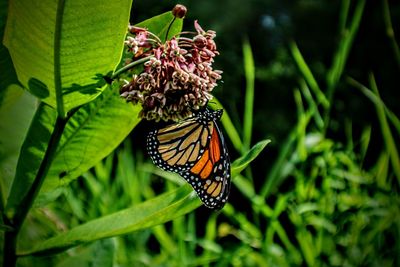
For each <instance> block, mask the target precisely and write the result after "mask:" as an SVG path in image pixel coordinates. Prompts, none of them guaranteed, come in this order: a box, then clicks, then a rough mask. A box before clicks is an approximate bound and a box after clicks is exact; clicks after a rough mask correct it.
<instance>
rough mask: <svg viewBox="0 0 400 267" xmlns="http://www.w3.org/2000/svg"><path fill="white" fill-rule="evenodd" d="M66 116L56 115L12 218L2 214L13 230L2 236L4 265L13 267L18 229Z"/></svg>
mask: <svg viewBox="0 0 400 267" xmlns="http://www.w3.org/2000/svg"><path fill="white" fill-rule="evenodd" d="M68 118H69V117H67V118H62V115H58V116H57V120H56V124H55V126H54V131H53V133H52V135H51V137H50V141H49V145H48V147H47V150H46V153H45V155H44V157H43V160H42V163H41V164H40V167H39V169H38V172H37V174H36V177H35V180H34V181H33V183H32V186H31V188H30V189H29V191H28V193H27V194H26V196H25V197H24V198H23V199H22V201H21V204H20V205H19V207H18V209H17V211H16V213H15V215H14V216H13V217H12V218H7V216H5V215H4V218H3V219H4V223H5V224H6V225H7V226H10V227H12V228H13V230H11V231H7V232H6V233H5V236H4V261H3V266H4V267H14V266H15V264H16V261H17V255H16V247H17V237H18V234H19V231H20V230H21V226H22V223H23V222H24V220H25V218H26V216H27V214H28V212H29V210H30V208H31V207H32V205H33V202H34V200H35V198H36V196H37V195H38V193H39V191H40V188H41V187H42V184H43V181H44V179H45V177H46V175H47V172H48V171H49V168H50V165H51V163H52V161H53V159H54V155H55V153H56V150H57V146H58V143H59V142H60V139H61V135H62V133H63V131H64V128H65V125H66V123H67V121H68Z"/></svg>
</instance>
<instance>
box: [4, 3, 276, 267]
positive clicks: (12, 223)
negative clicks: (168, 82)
mask: <svg viewBox="0 0 400 267" xmlns="http://www.w3.org/2000/svg"><path fill="white" fill-rule="evenodd" d="M2 6H4V7H5V6H7V4H6V2H5V1H3V2H2ZM130 6H131V1H129V0H128V1H125V0H123V1H115V2H113V3H112V4H109V3H105V2H104V1H103V2H101V1H100V2H96V4H95V5H92V4H90V3H89V2H87V3H86V2H85V1H78V2H71V1H66V2H64V1H60V2H55V3H53V2H52V3H50V2H48V1H44V2H41V3H28V2H26V1H22V0H21V1H10V2H9V6H8V13H2V14H1V15H2V17H1V19H2V22H5V21H6V19H7V24H5V23H4V24H2V26H3V27H5V31H4V42H3V44H4V46H3V45H2V50H1V52H2V54H4V55H5V59H6V60H4V61H2V68H3V67H4V69H9V70H15V72H13V71H11V72H8V73H7V74H8V75H7V76H4V78H5V79H4V83H2V87H3V88H2V90H3V91H2V95H1V96H2V106H1V110H0V111H1V114H2V115H4V116H14V114H13V113H14V112H16V111H19V110H26V111H30V112H32V110H34V112H35V114H34V116H33V117H31V116H30V114H29V113H27V112H18V113H16V115H18V116H19V117H21V119H22V120H23V121H24V123H23V124H22V125H21V127H19V128H17V127H15V126H14V125H13V122H12V121H10V120H2V128H3V127H4V129H5V130H7V131H5V132H4V134H2V135H1V137H2V143H4V144H6V143H8V142H7V141H8V140H7V138H9V139H12V141H13V142H12V143H11V144H10V145H8V146H4V148H2V157H1V159H2V161H1V163H2V164H1V166H2V172H1V173H2V175H4V177H3V176H2V183H1V186H2V187H1V192H2V194H1V200H2V201H1V203H2V207H1V210H2V219H3V223H2V229H3V230H4V247H3V249H2V255H3V256H4V258H3V259H2V260H3V264H4V266H14V265H15V263H16V260H17V256H26V255H49V254H53V253H59V252H61V251H64V250H66V249H68V248H71V247H76V246H78V245H80V244H87V243H90V242H93V241H96V240H99V239H104V238H109V237H114V236H118V235H124V234H127V233H131V232H134V231H138V230H143V229H147V228H149V227H151V226H154V225H159V224H162V223H165V222H168V221H171V220H172V219H174V218H179V217H180V216H182V215H183V214H186V213H188V212H190V211H192V210H193V209H195V208H197V207H198V206H199V205H200V202H199V200H198V199H197V198H196V197H195V195H193V192H192V190H191V188H190V186H189V185H185V186H181V187H180V188H177V189H175V190H171V188H168V192H167V193H165V194H161V195H160V196H158V197H155V194H152V197H151V198H146V199H143V202H142V203H135V204H136V205H134V206H132V207H130V208H126V206H119V209H118V210H113V213H112V214H109V213H100V214H97V216H93V217H86V218H85V217H84V216H82V213H83V212H82V211H81V212H80V213H79V214H76V215H75V216H76V218H78V219H80V220H81V221H80V223H79V224H76V222H75V221H74V220H71V221H69V222H67V221H65V222H62V221H63V220H62V219H61V218H59V216H60V215H62V213H61V212H56V211H57V210H58V209H59V208H60V207H61V206H60V204H58V201H59V200H58V199H60V197H62V196H67V198H69V199H73V195H74V194H75V193H73V191H71V188H72V187H70V185H69V184H70V183H71V182H72V181H74V180H75V179H77V178H79V177H80V176H82V175H84V177H85V176H86V177H87V175H88V174H86V175H85V172H87V171H88V170H89V169H90V168H91V167H93V166H94V165H95V164H98V163H99V162H100V161H101V160H102V159H103V158H104V157H106V156H107V155H109V154H110V153H111V152H112V151H113V150H114V149H115V148H116V147H117V146H118V145H119V144H120V143H121V142H122V141H123V140H124V139H125V137H126V136H127V135H128V134H129V132H130V131H132V129H133V128H134V127H135V126H136V125H137V124H138V123H139V119H138V113H139V108H138V106H134V105H131V104H126V103H125V101H124V100H122V99H121V98H120V96H119V87H118V85H116V84H115V83H113V84H112V85H109V84H107V82H106V80H105V79H103V77H104V76H106V75H110V74H111V73H112V72H114V70H115V68H116V67H117V65H119V64H120V60H121V55H122V53H123V51H122V50H123V40H124V39H123V38H124V36H125V34H126V28H127V22H128V15H129V12H128V11H129V7H130ZM22 7H24V8H22ZM2 10H5V9H2ZM120 10H125V12H123V13H121V12H120ZM27 12H29V14H28V13H27ZM24 18H26V19H24ZM170 23H173V24H172V26H171V25H170ZM82 25H84V27H83V26H82ZM140 26H142V27H150V28H155V29H159V31H156V32H157V33H158V34H160V36H161V35H163V36H165V35H166V33H167V32H168V31H169V33H170V34H174V33H177V32H180V31H181V29H182V20H177V21H176V22H175V20H173V16H172V14H171V12H166V13H164V14H161V15H159V16H156V17H154V18H152V19H148V20H146V21H144V22H142V23H141V24H140ZM2 33H3V32H2ZM115 44H119V45H115ZM8 53H9V54H8ZM13 73H15V74H16V77H17V78H18V83H17V81H16V79H15V76H13ZM19 86H21V87H23V88H24V89H27V90H29V92H30V93H31V94H32V95H34V96H35V97H36V98H38V99H39V100H40V102H39V105H38V106H37V107H32V104H31V103H33V101H34V99H33V98H29V97H26V96H25V94H22V93H21V92H19V91H17V92H18V93H14V92H13V91H12V90H16V87H19ZM18 90H20V89H18ZM32 100H33V101H32ZM27 104H28V105H27ZM29 122H30V126H29V129H28V128H27V125H28V123H29ZM14 124H15V121H14ZM11 130H16V131H18V135H17V136H16V137H14V136H11V135H10V133H9V132H10V131H11ZM24 135H26V136H24ZM267 143H268V142H267V141H264V142H261V143H259V144H257V145H256V146H254V147H253V149H251V150H248V151H246V152H245V153H243V157H241V158H240V159H239V160H238V161H237V162H238V163H237V165H238V166H237V167H235V163H233V165H232V175H237V174H238V173H239V172H240V171H241V170H242V169H244V168H246V166H247V165H248V164H249V163H250V161H252V160H253V159H254V158H255V157H256V156H257V155H258V154H259V153H260V152H261V151H262V150H263V148H264V147H265V146H266V144H267ZM19 148H20V152H19V153H17V152H16V150H18V149H19ZM16 158H18V162H17V161H16ZM126 163H127V162H126ZM127 164H128V165H132V164H134V159H132V162H129V163H127ZM14 168H15V170H16V171H15V172H14V171H9V169H11V170H12V169H14ZM14 173H15V177H14V179H12V178H11V177H8V176H10V175H13V174H14ZM110 177H111V173H109V176H107V177H103V178H105V180H103V181H105V182H107V184H108V185H110V184H109V182H110V180H109V179H110ZM129 178H130V179H132V180H135V179H137V178H136V177H129ZM81 179H83V178H81ZM87 179H89V178H87ZM88 181H89V180H88ZM91 181H92V183H93V184H96V183H97V181H98V179H97V177H96V179H92V180H91ZM125 182H127V181H125ZM128 182H129V181H128ZM90 189H94V188H90ZM118 190H119V191H118V194H121V192H124V191H125V190H129V187H118ZM80 191H81V190H80V189H78V190H77V195H78V196H79V193H80ZM83 191H85V189H84V190H83ZM66 192H69V193H72V196H71V195H68V193H66ZM86 192H91V193H93V196H97V197H100V196H101V197H102V196H103V194H97V195H96V192H93V191H91V190H89V189H86ZM97 193H100V192H97ZM114 193H116V192H114ZM135 193H140V192H139V191H135ZM139 196H140V194H139V195H137V196H136V198H137V197H139ZM110 197H112V198H114V199H118V195H115V194H114V195H111V196H110ZM54 200H56V202H55V203H57V204H54V203H52V201H54ZM72 203H73V202H72ZM93 203H96V202H93ZM132 204H133V203H127V205H128V206H131V205H132ZM53 205H54V206H53ZM61 205H63V204H62V202H61ZM79 205H80V204H79V203H78V202H76V201H75V205H72V206H71V207H72V208H75V210H74V209H73V210H72V213H73V211H76V208H78V207H79ZM49 206H50V207H49ZM32 207H33V208H32ZM97 208H98V206H96V207H95V209H97ZM28 212H29V215H28ZM27 215H28V217H27ZM83 219H84V220H83ZM54 222H57V224H58V225H63V226H66V225H67V226H66V227H68V228H70V229H69V231H67V232H64V233H63V232H60V231H59V229H55V228H54V227H52V224H53V223H54ZM85 222H86V223H85ZM67 223H68V224H67ZM74 223H75V224H74ZM64 230H65V228H64ZM43 232H45V233H46V237H45V238H43V239H44V240H41V241H40V240H37V239H35V237H36V238H38V236H37V235H40V233H43ZM50 233H52V234H51V235H50ZM51 236H52V237H51ZM39 239H40V238H39ZM27 240H29V241H30V242H28V243H29V244H34V243H38V244H37V245H35V246H33V247H32V246H29V247H26V245H25V244H28V243H26V241H27ZM83 251H84V252H83V253H82V254H84V255H86V256H84V257H89V258H90V261H93V262H94V263H97V262H101V263H99V264H102V265H104V266H108V265H110V264H112V262H113V260H112V259H113V242H112V240H111V239H110V240H104V241H99V243H97V244H96V245H93V246H91V247H90V248H88V249H84V250H83ZM91 253H96V254H97V253H99V254H101V255H102V256H100V257H94V256H93V257H90V255H91ZM32 261H33V262H36V261H37V262H36V263H37V264H50V265H52V264H54V263H55V262H52V261H48V262H47V263H46V262H45V261H42V260H41V259H38V260H37V259H33V260H32ZM73 262H75V261H74V260H71V259H66V260H65V261H59V262H58V263H57V264H59V265H60V266H62V265H65V266H67V265H68V264H72V263H73ZM76 262H80V260H79V259H77V260H76ZM19 264H22V265H24V264H28V265H29V264H30V263H29V260H25V259H22V260H19Z"/></svg>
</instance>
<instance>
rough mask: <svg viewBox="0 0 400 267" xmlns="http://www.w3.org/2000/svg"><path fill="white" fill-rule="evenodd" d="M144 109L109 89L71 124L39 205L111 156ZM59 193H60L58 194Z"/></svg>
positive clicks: (64, 134)
mask: <svg viewBox="0 0 400 267" xmlns="http://www.w3.org/2000/svg"><path fill="white" fill-rule="evenodd" d="M140 109H141V107H140V106H138V105H136V106H135V105H132V104H131V103H127V102H126V101H125V100H124V99H122V98H121V97H120V96H119V93H118V88H114V89H111V88H110V87H108V89H106V91H105V92H103V94H102V95H101V96H100V97H98V98H97V99H96V100H95V101H93V102H90V103H88V104H86V105H85V106H83V107H82V108H80V109H79V110H78V111H77V112H76V113H75V114H74V115H73V116H72V117H71V119H70V120H69V121H68V123H67V125H66V127H65V130H64V133H63V135H62V137H61V141H60V145H59V148H58V149H57V152H56V155H55V158H54V161H53V164H52V165H51V167H50V170H49V173H48V175H47V178H46V180H45V182H44V184H43V187H42V190H41V194H40V195H39V197H38V203H40V202H42V203H46V202H48V201H51V200H52V198H54V197H55V196H57V194H56V195H54V193H55V192H54V190H56V189H59V188H60V187H61V188H62V187H63V186H66V185H67V184H68V183H69V182H71V181H72V180H74V179H76V178H77V177H79V176H80V175H82V174H83V173H84V172H86V171H87V170H89V169H90V168H91V167H93V166H94V165H95V164H96V163H97V162H98V161H100V160H101V159H103V158H104V157H106V156H107V155H109V154H110V153H111V152H112V151H113V150H114V149H115V148H116V147H117V146H118V145H119V144H120V143H121V142H122V141H123V140H124V139H125V138H126V136H127V135H128V134H129V133H130V132H131V131H132V129H133V128H134V127H135V126H136V125H137V124H138V123H139V122H140V119H139V117H138V114H139V111H140ZM56 193H59V190H58V191H57V192H56Z"/></svg>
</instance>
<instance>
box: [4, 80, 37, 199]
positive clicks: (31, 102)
mask: <svg viewBox="0 0 400 267" xmlns="http://www.w3.org/2000/svg"><path fill="white" fill-rule="evenodd" d="M35 110H36V98H34V97H33V96H32V95H31V94H29V93H28V92H26V91H24V90H23V89H22V88H21V87H19V86H18V85H11V86H9V87H8V88H7V90H4V95H3V100H2V103H1V105H0V188H1V196H2V199H1V201H2V203H5V200H6V199H5V198H6V197H7V196H8V193H9V190H10V186H11V182H12V179H13V178H14V176H15V170H16V167H17V161H18V157H19V153H20V149H21V146H22V143H23V141H24V138H25V135H26V133H27V131H28V128H29V125H30V123H31V121H32V118H33V114H35Z"/></svg>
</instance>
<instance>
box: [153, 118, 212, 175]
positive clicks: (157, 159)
mask: <svg viewBox="0 0 400 267" xmlns="http://www.w3.org/2000/svg"><path fill="white" fill-rule="evenodd" d="M212 131H213V125H212V122H207V123H206V124H202V123H199V121H198V118H196V117H192V118H189V119H186V120H184V121H182V122H179V123H175V124H172V125H169V126H167V127H164V128H161V129H158V130H155V131H152V132H150V133H149V135H148V137H147V150H148V153H149V155H150V158H151V159H152V160H153V162H154V164H155V165H157V166H158V167H160V168H162V169H163V170H166V171H171V172H178V173H179V172H182V171H186V170H189V169H190V168H191V167H192V166H193V165H194V164H195V163H196V161H197V160H199V159H200V157H201V156H202V154H203V153H204V151H205V148H206V147H207V146H208V144H209V139H210V136H211V133H212Z"/></svg>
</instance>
